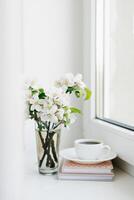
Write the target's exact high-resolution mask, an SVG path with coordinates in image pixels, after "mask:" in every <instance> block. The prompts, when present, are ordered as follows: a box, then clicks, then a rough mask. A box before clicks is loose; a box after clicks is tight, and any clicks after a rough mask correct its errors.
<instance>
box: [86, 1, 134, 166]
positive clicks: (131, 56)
mask: <svg viewBox="0 0 134 200" xmlns="http://www.w3.org/2000/svg"><path fill="white" fill-rule="evenodd" d="M89 2H91V4H90V5H89ZM89 8H90V9H89ZM84 10H85V14H84V37H83V38H84V54H83V55H84V75H85V79H86V81H87V82H88V83H89V86H90V88H91V90H92V98H91V101H90V102H91V105H90V106H88V105H87V104H85V105H84V120H83V122H84V127H83V128H84V135H85V137H87V138H97V139H99V140H103V141H104V142H105V143H106V144H109V145H110V146H111V147H112V149H113V150H114V151H116V152H117V154H118V156H119V158H120V159H121V160H123V162H124V161H126V162H127V163H129V164H131V165H133V166H134V155H133V152H134V131H133V127H134V104H133V102H134V90H133V85H134V78H133V74H134V17H133V16H134V1H133V0H127V1H122V0H91V1H85V5H84ZM89 36H90V37H89ZM89 56H90V59H89ZM124 166H127V165H124ZM122 167H123V165H122ZM126 168H127V167H124V169H125V170H126ZM128 169H130V168H129V167H128Z"/></svg>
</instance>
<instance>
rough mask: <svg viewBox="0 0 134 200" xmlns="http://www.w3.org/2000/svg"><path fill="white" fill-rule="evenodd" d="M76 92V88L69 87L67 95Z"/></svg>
mask: <svg viewBox="0 0 134 200" xmlns="http://www.w3.org/2000/svg"><path fill="white" fill-rule="evenodd" d="M74 90H75V88H74V87H68V88H67V91H66V93H69V94H71V93H72V92H73V91H74Z"/></svg>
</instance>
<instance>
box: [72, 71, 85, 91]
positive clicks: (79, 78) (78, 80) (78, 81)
mask: <svg viewBox="0 0 134 200" xmlns="http://www.w3.org/2000/svg"><path fill="white" fill-rule="evenodd" d="M74 82H75V84H76V85H77V86H78V87H80V88H81V89H84V88H85V86H86V85H85V83H84V82H83V81H82V75H81V74H77V75H76V76H75V77H74Z"/></svg>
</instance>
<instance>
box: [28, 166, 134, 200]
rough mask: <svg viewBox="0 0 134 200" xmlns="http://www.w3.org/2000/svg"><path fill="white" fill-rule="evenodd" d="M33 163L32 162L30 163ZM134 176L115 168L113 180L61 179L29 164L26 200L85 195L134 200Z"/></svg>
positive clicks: (98, 199) (100, 199) (116, 199)
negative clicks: (46, 174)
mask: <svg viewBox="0 0 134 200" xmlns="http://www.w3.org/2000/svg"><path fill="white" fill-rule="evenodd" d="M30 165H32V163H30ZM133 185H134V178H133V177H132V176H130V175H128V174H127V173H125V172H123V171H122V170H120V169H118V168H117V169H116V170H115V179H114V180H113V181H112V182H96V181H61V180H57V177H56V175H55V176H45V175H44V176H43V175H40V174H38V171H37V165H36V164H35V163H34V164H33V165H32V166H27V170H26V172H25V191H24V197H25V199H26V200H29V199H32V200H37V199H44V198H45V199H47V198H48V199H49V200H51V199H52V200H53V199H56V200H57V199H58V200H60V199H61V200H62V199H64V200H66V199H67V200H68V199H77V200H81V199H82V198H83V197H86V198H89V199H94V200H104V199H106V198H108V199H109V200H113V199H114V200H119V199H121V200H126V199H127V200H133V197H134V190H133Z"/></svg>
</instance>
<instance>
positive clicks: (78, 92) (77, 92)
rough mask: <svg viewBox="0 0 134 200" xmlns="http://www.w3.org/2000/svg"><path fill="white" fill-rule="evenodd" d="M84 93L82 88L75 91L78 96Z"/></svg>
mask: <svg viewBox="0 0 134 200" xmlns="http://www.w3.org/2000/svg"><path fill="white" fill-rule="evenodd" d="M82 95H83V92H82V90H76V91H75V96H76V97H77V98H80V97H82Z"/></svg>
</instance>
